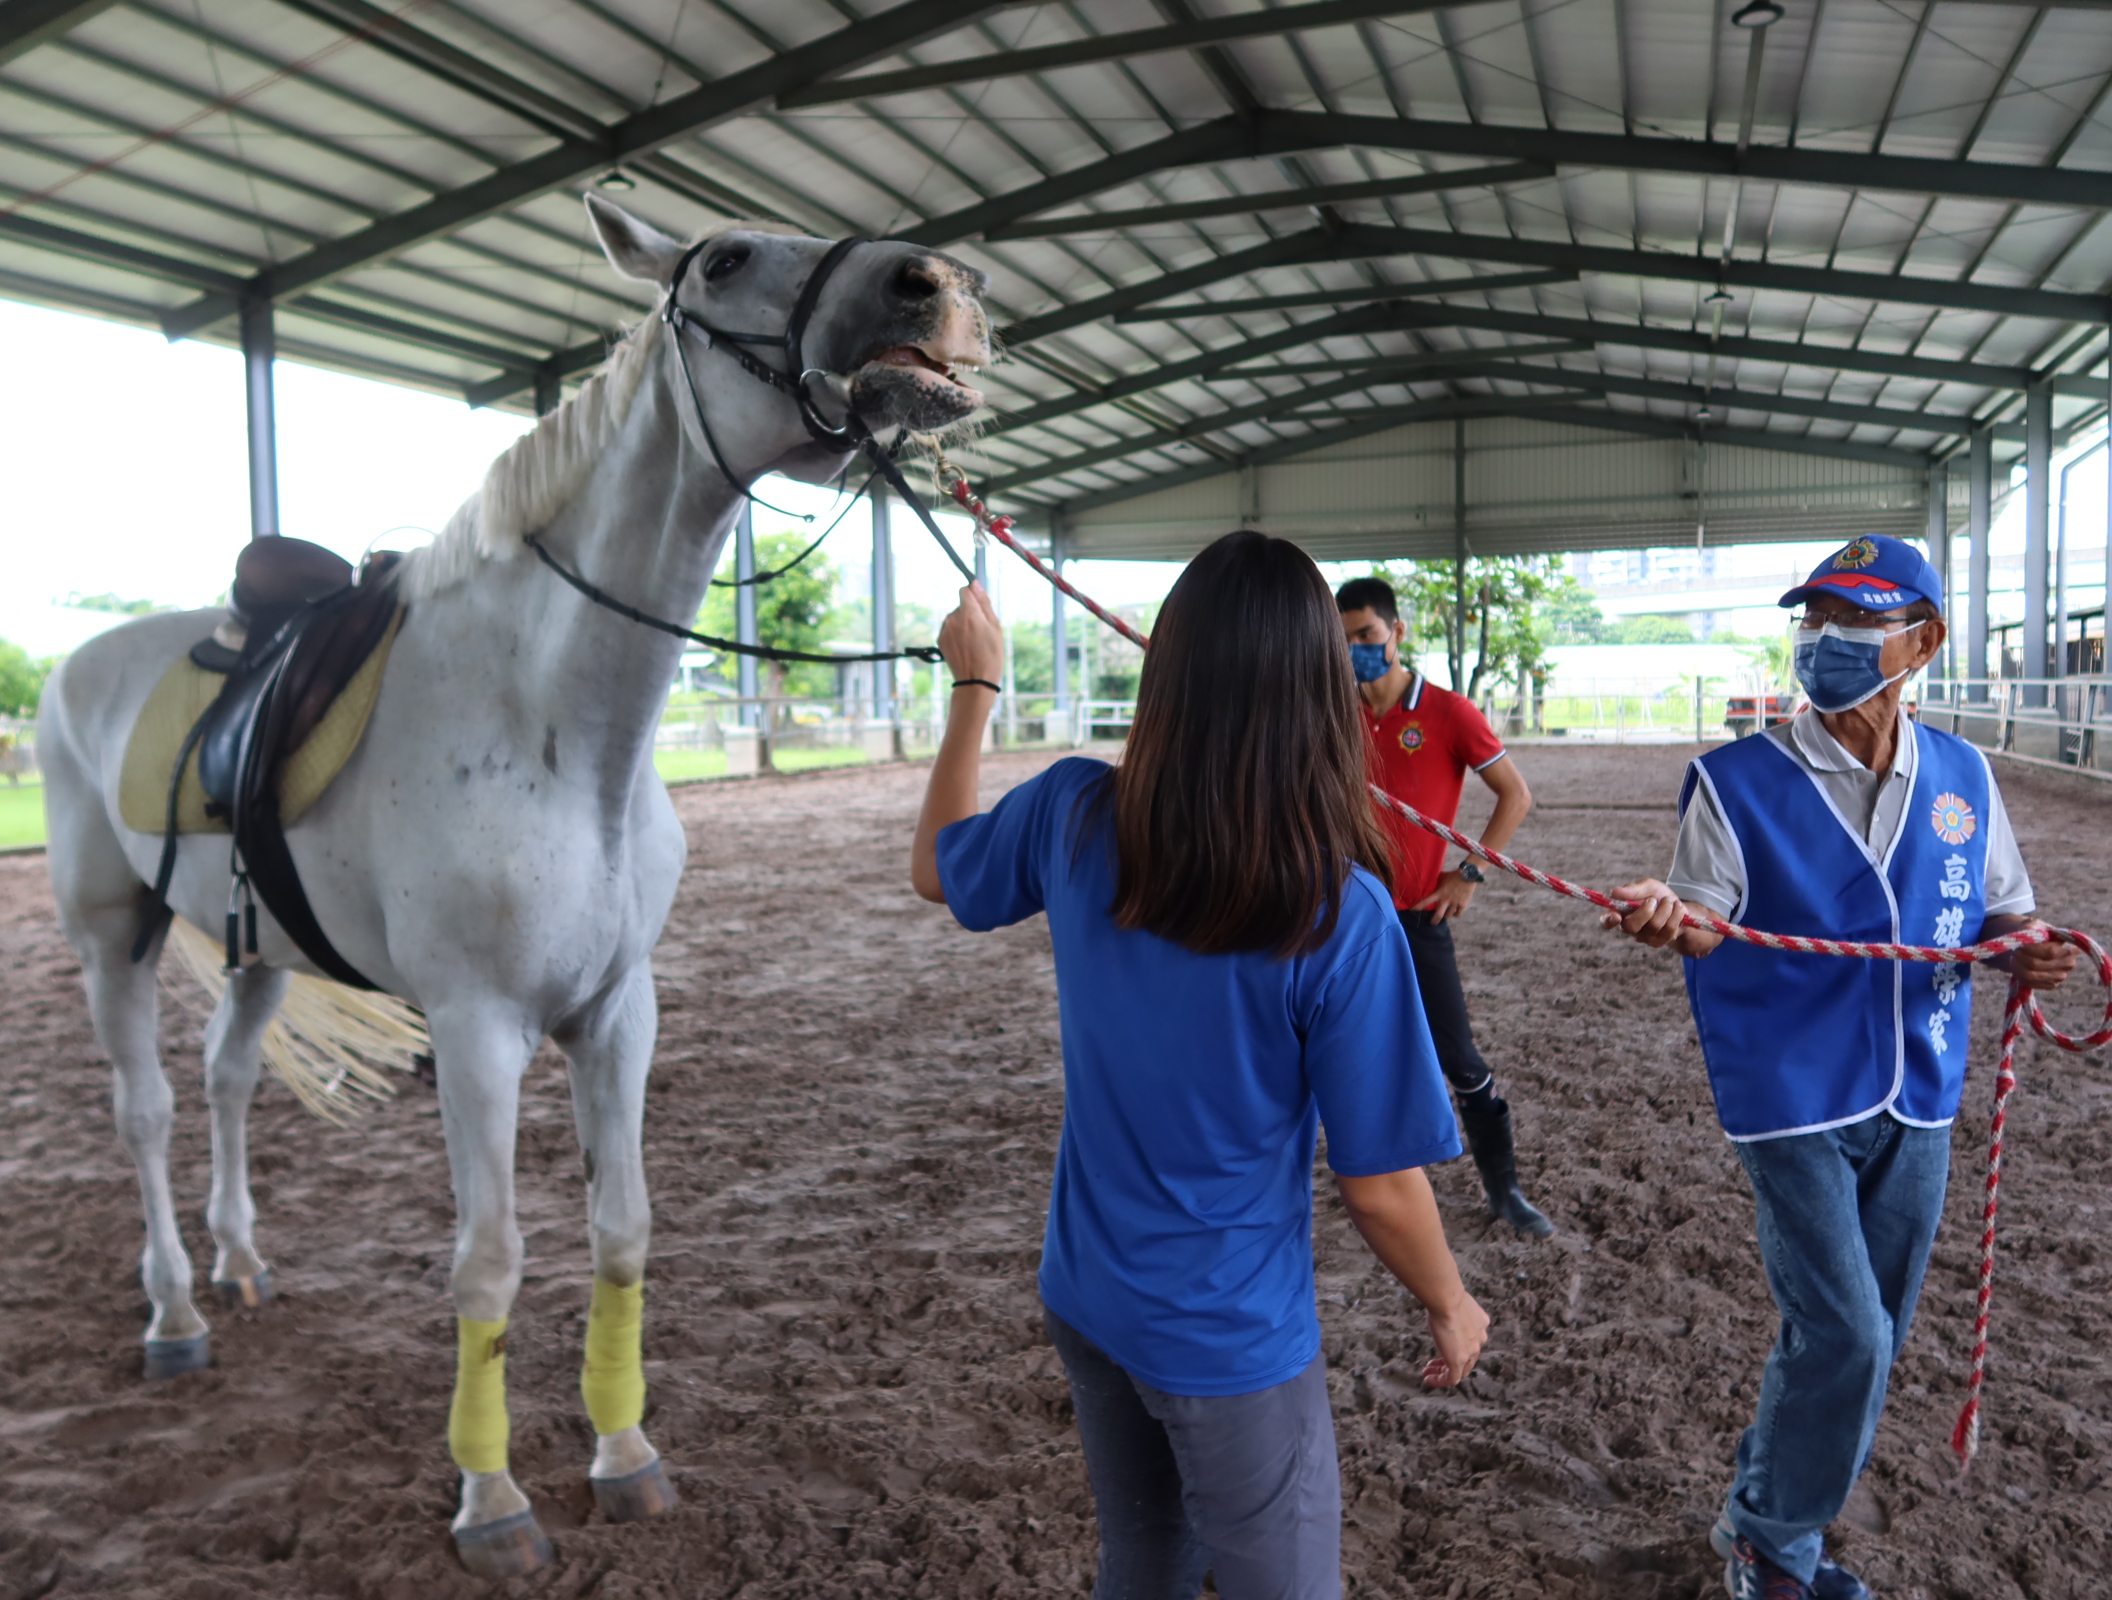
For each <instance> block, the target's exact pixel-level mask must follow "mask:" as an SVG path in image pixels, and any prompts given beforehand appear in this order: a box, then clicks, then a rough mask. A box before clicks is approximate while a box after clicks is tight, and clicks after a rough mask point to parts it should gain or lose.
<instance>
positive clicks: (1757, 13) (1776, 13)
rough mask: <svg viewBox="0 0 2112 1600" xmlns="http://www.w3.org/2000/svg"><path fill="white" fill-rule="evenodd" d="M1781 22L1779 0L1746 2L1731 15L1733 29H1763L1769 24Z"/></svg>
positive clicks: (1752, 0)
mask: <svg viewBox="0 0 2112 1600" xmlns="http://www.w3.org/2000/svg"><path fill="white" fill-rule="evenodd" d="M1781 20H1782V7H1781V5H1780V4H1779V0H1746V3H1745V4H1744V5H1742V6H1740V7H1739V8H1738V9H1737V10H1736V11H1733V12H1732V13H1731V26H1732V27H1734V28H1764V27H1766V26H1767V25H1768V24H1769V23H1771V22H1780V21H1781Z"/></svg>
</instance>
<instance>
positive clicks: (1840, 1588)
mask: <svg viewBox="0 0 2112 1600" xmlns="http://www.w3.org/2000/svg"><path fill="white" fill-rule="evenodd" d="M1737 1544H1738V1530H1737V1529H1736V1528H1734V1527H1732V1526H1731V1514H1730V1513H1729V1512H1728V1511H1726V1512H1724V1513H1723V1515H1722V1516H1720V1517H1718V1518H1717V1519H1716V1526H1715V1527H1713V1528H1711V1529H1710V1530H1709V1548H1710V1549H1711V1550H1713V1551H1715V1552H1716V1553H1717V1554H1718V1555H1719V1556H1721V1557H1722V1558H1723V1559H1724V1560H1726V1561H1729V1560H1730V1559H1731V1557H1732V1553H1733V1551H1734V1550H1735V1549H1736V1547H1737ZM1736 1592H1737V1591H1736V1590H1733V1591H1732V1593H1734V1594H1735V1593H1736ZM1763 1592H1764V1591H1763ZM1811 1593H1812V1597H1813V1600H1877V1597H1876V1596H1875V1595H1873V1594H1872V1593H1871V1592H1870V1586H1869V1585H1868V1584H1867V1583H1865V1582H1863V1580H1862V1579H1861V1578H1858V1577H1857V1576H1856V1575H1855V1574H1854V1573H1852V1572H1850V1571H1849V1570H1848V1569H1847V1568H1846V1567H1844V1566H1842V1565H1840V1564H1839V1563H1838V1562H1836V1561H1833V1560H1831V1559H1829V1558H1828V1557H1826V1556H1820V1557H1819V1570H1818V1571H1817V1572H1816V1573H1814V1574H1813V1575H1812V1579H1811Z"/></svg>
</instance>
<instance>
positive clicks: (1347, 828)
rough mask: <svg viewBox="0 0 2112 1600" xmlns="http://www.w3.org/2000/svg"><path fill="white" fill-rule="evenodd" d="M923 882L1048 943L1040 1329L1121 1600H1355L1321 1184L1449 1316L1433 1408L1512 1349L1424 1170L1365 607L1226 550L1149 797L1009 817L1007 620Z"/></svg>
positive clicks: (1434, 1129) (1115, 774)
mask: <svg viewBox="0 0 2112 1600" xmlns="http://www.w3.org/2000/svg"><path fill="white" fill-rule="evenodd" d="M939 645H940V647H941V649H942V650H944V652H945V655H946V660H947V664H948V665H949V667H951V669H952V670H953V673H954V676H955V680H956V681H955V684H954V693H953V701H952V708H951V711H950V714H949V717H948V721H947V726H946V735H945V739H944V741H943V743H942V745H941V747H940V750H939V755H938V759H937V761H936V762H935V763H934V764H933V767H932V773H931V780H930V786H929V788H928V790H927V792H926V795H925V799H924V810H923V815H922V816H921V818H920V819H919V821H918V824H917V835H916V843H915V846H914V848H913V852H912V857H911V866H910V878H911V882H912V883H913V884H914V886H915V888H916V890H917V892H918V893H919V894H920V895H922V896H923V897H924V898H925V899H927V900H932V901H939V902H942V903H944V904H945V905H947V906H949V907H950V908H951V909H952V911H953V914H954V916H955V917H956V918H957V919H959V921H960V923H961V924H962V926H964V927H967V928H971V929H974V930H977V931H984V930H988V929H990V928H995V927H1001V926H1003V925H1005V924H1008V923H1014V922H1019V921H1023V920H1024V919H1025V918H1027V917H1030V916H1033V915H1034V914H1035V913H1036V912H1046V913H1047V914H1048V919H1049V935H1050V939H1051V941H1052V943H1053V945H1054V948H1055V958H1056V984H1057V1005H1058V1009H1059V1011H1060V1013H1061V1018H1062V1025H1063V1059H1064V1096H1065V1098H1064V1107H1065V1109H1064V1123H1063V1135H1062V1139H1061V1142H1060V1144H1059V1147H1058V1151H1057V1157H1056V1174H1055V1180H1054V1184H1053V1187H1052V1190H1051V1193H1050V1197H1049V1222H1048V1233H1047V1236H1046V1240H1045V1243H1044V1246H1043V1252H1042V1266H1041V1281H1040V1287H1041V1297H1042V1301H1043V1305H1044V1307H1045V1310H1046V1320H1047V1326H1048V1331H1049V1336H1050V1339H1051V1340H1052V1341H1053V1342H1054V1344H1055V1346H1056V1349H1057V1351H1058V1353H1059V1354H1060V1355H1061V1356H1062V1358H1063V1363H1064V1368H1065V1371H1066V1372H1067V1374H1068V1376H1069V1378H1070V1384H1071V1394H1072V1398H1073V1400H1074V1402H1075V1405H1076V1410H1077V1415H1078V1428H1079V1433H1080V1436H1081V1437H1082V1439H1083V1441H1084V1445H1085V1457H1086V1466H1087V1469H1088V1472H1089V1473H1090V1476H1091V1478H1092V1484H1093V1495H1094V1500H1095V1503H1096V1505H1097V1508H1098V1512H1099V1522H1100V1540H1101V1551H1100V1569H1099V1579H1098V1583H1097V1585H1096V1587H1095V1589H1094V1594H1095V1596H1096V1600H1187V1597H1189V1596H1193V1595H1195V1594H1197V1593H1198V1592H1199V1591H1200V1590H1201V1588H1202V1583H1203V1577H1204V1574H1205V1573H1206V1572H1210V1571H1213V1570H1214V1572H1215V1574H1216V1578H1217V1587H1218V1592H1219V1593H1220V1594H1222V1595H1224V1596H1226V1600H1262V1597H1268V1600H1333V1597H1334V1596H1337V1595H1339V1594H1340V1592H1341V1548H1340V1547H1341V1521H1342V1515H1341V1480H1340V1476H1339V1473H1338V1471H1337V1468H1336V1463H1335V1438H1334V1423H1333V1418H1332V1416H1331V1414H1330V1412H1329V1409H1328V1399H1327V1372H1326V1366H1325V1363H1324V1362H1323V1361H1322V1359H1321V1357H1320V1354H1319V1351H1320V1325H1319V1318H1318V1315H1317V1311H1316V1307H1315V1304H1314V1293H1313V1252H1312V1162H1313V1151H1314V1145H1315V1136H1316V1130H1317V1128H1318V1127H1319V1125H1320V1124H1322V1123H1324V1124H1325V1125H1326V1128H1327V1141H1328V1164H1329V1166H1330V1168H1331V1169H1332V1170H1333V1172H1334V1175H1335V1180H1336V1183H1337V1185H1338V1187H1339V1189H1340V1191H1341V1194H1342V1198H1343V1202H1344V1204H1345V1205H1346V1206H1347V1208H1348V1210H1349V1214H1350V1216H1351V1218H1352V1220H1353V1221H1354V1222H1355V1224H1356V1226H1357V1228H1358V1230H1359V1231H1360V1232H1361V1233H1362V1234H1363V1236H1364V1239H1365V1241H1366V1243H1368V1244H1369V1245H1370V1246H1371V1248H1372V1250H1373V1252H1374V1253H1375V1254H1376V1255H1377V1256H1378V1257H1379V1259H1380V1260H1381V1261H1382V1262H1383V1263H1384V1264H1385V1265H1386V1266H1387V1268H1388V1269H1390V1270H1391V1271H1392V1272H1393V1274H1394V1275H1395V1276H1396V1277H1397V1278H1399V1279H1400V1281H1401V1283H1402V1284H1403V1285H1405V1286H1406V1287H1407V1289H1408V1290H1409V1292H1410V1293H1411V1294H1413V1295H1414V1296H1415V1297H1416V1299H1417V1300H1419V1301H1420V1302H1421V1303H1422V1305H1423V1306H1424V1308H1425V1309H1426V1311H1427V1312H1428V1315H1429V1322H1430V1332H1431V1335H1432V1337H1433V1338H1434V1340H1435V1341H1436V1345H1437V1355H1436V1357H1435V1358H1434V1359H1432V1360H1431V1362H1430V1363H1429V1365H1428V1366H1427V1367H1426V1368H1425V1371H1424V1378H1425V1381H1426V1382H1429V1383H1433V1384H1441V1385H1449V1384H1456V1383H1458V1382H1460V1381H1462V1380H1463V1379H1464V1378H1465V1377H1466V1376H1467V1374H1468V1373H1469V1372H1471V1371H1472V1370H1473V1367H1474V1362H1475V1360H1476V1358H1477V1356H1478V1355H1479V1353H1480V1351H1481V1347H1482V1342H1483V1340H1484V1339H1485V1337H1486V1336H1487V1330H1488V1318H1487V1316H1486V1315H1485V1314H1484V1313H1483V1312H1482V1310H1481V1308H1480V1306H1478V1305H1476V1304H1475V1302H1474V1299H1473V1297H1472V1296H1470V1295H1469V1294H1468V1293H1467V1292H1466V1289H1465V1287H1464V1286H1463V1285H1462V1284H1461V1282H1460V1277H1459V1270H1458V1268H1457V1266H1456V1265H1455V1263H1454V1262H1453V1259H1452V1255H1451V1251H1450V1250H1449V1249H1448V1247H1447V1246H1446V1243H1445V1236H1444V1229H1443V1226H1442V1224H1441V1223H1440V1222H1439V1220H1438V1215H1437V1206H1436V1202H1435V1200H1434V1198H1433V1196H1432V1194H1431V1191H1430V1184H1429V1181H1428V1179H1427V1178H1426V1177H1425V1176H1424V1174H1423V1172H1422V1170H1421V1169H1422V1168H1423V1167H1425V1166H1427V1165H1428V1164H1429V1163H1431V1162H1433V1161H1446V1160H1450V1159H1451V1158H1453V1157H1455V1156H1457V1155H1458V1154H1459V1150H1460V1146H1459V1137H1458V1133H1457V1130H1456V1127H1455V1124H1454V1122H1453V1119H1452V1112H1451V1107H1450V1104H1449V1102H1448V1101H1447V1099H1446V1095H1445V1084H1444V1079H1443V1077H1442V1076H1441V1075H1440V1073H1439V1071H1438V1065H1437V1058H1436V1054H1435V1051H1434V1050H1433V1048H1432V1046H1431V1042H1430V1031H1429V1028H1428V1026H1427V1024H1426V1023H1425V1022H1424V1019H1423V1012H1422V1005H1421V1001H1420V1000H1419V998H1418V996H1417V992H1416V985H1415V974H1414V969H1413V967H1412V966H1411V964H1410V961H1409V955H1408V945H1407V941H1406V939H1405V937H1404V936H1403V935H1402V933H1401V926H1400V923H1399V921H1398V919H1397V918H1396V917H1395V916H1394V914H1393V901H1392V896H1391V894H1390V892H1389V890H1388V887H1387V883H1386V878H1387V874H1388V871H1389V867H1388V861H1389V855H1388V849H1387V844H1386V840H1385V836H1384V835H1383V833H1382V832H1381V831H1380V828H1379V824H1378V819H1377V817H1376V815H1375V814H1374V812H1373V810H1372V803H1371V800H1370V798H1369V796H1368V794H1367V792H1366V788H1365V771H1364V761H1365V738H1364V731H1363V728H1362V726H1361V724H1360V723H1359V721H1358V713H1357V698H1356V689H1355V684H1354V682H1353V680H1352V677H1351V674H1350V667H1349V654H1348V650H1347V649H1346V647H1345V646H1344V644H1343V640H1342V627H1341V623H1340V621H1339V620H1338V619H1337V617H1336V614H1335V608H1334V601H1333V598H1332V597H1331V595H1330V594H1329V592H1328V588H1327V584H1326V582H1325V580H1324V579H1322V577H1321V575H1320V572H1319V569H1318V568H1317V567H1315V566H1314V565H1313V563H1312V561H1311V559H1310V558H1309V557H1307V556H1306V554H1305V553H1304V552H1303V551H1302V550H1300V549H1298V547H1297V546H1295V545H1293V544H1291V543H1289V542H1288V541H1286V540H1282V539H1272V538H1269V537H1267V536H1265V535H1262V534H1258V533H1234V534H1228V535H1226V536H1225V537H1224V538H1222V539H1220V540H1218V541H1217V542H1216V543H1215V544H1213V545H1211V546H1210V547H1209V548H1208V549H1207V550H1205V551H1204V552H1203V553H1202V554H1201V555H1199V556H1197V557H1196V558H1195V560H1194V561H1193V562H1191V563H1190V564H1189V566H1188V569H1187V570H1186V571H1185V572H1184V573H1183V574H1182V575H1181V578H1180V580H1179V582H1177V583H1176V584H1175V585H1174V587H1173V590H1172V592H1171V593H1170V594H1169V595H1168V596H1167V598H1166V603H1165V606H1164V608H1163V609H1162V610H1161V612H1160V616H1159V624H1158V631H1157V636H1156V638H1155V639H1154V640H1153V642H1152V648H1151V650H1150V652H1149V654H1148V655H1147V656H1146V658H1145V664H1144V675H1143V681H1142V683H1141V685H1140V687H1139V690H1138V697H1137V710H1136V718H1135V721H1134V722H1133V723H1132V725H1131V728H1130V735H1129V743H1128V746H1127V749H1126V751H1125V754H1124V757H1123V760H1122V764H1121V765H1120V766H1119V767H1116V768H1110V767H1108V766H1107V765H1106V764H1105V763H1102V762H1098V761H1091V760H1084V759H1071V760H1067V761H1059V762H1057V763H1056V764H1055V765H1054V766H1052V767H1050V768H1048V769H1047V770H1046V771H1044V772H1042V773H1041V774H1039V775H1038V776H1037V777H1035V778H1032V779H1030V780H1029V781H1028V782H1026V783H1024V784H1021V785H1020V786H1019V787H1018V788H1016V789H1014V790H1013V791H1012V792H1011V793H1010V794H1008V795H1006V796H1005V797H1004V799H1003V800H1001V801H999V802H998V804H997V806H996V807H995V808H994V809H992V810H991V811H989V812H988V813H985V814H978V809H977V801H976V780H977V767H978V757H979V752H980V750H981V746H982V736H983V725H984V722H985V720H986V718H987V717H988V716H989V713H990V709H991V706H992V704H993V703H994V701H995V698H996V694H997V686H996V684H995V682H994V681H993V680H994V679H995V678H996V677H997V676H998V675H999V673H1000V672H1001V671H1002V663H1003V660H1004V637H1003V633H1002V631H1001V630H1000V628H999V625H998V621H997V617H996V615H995V613H994V612H993V611H992V610H991V608H990V602H989V599H988V597H987V596H985V595H984V593H983V591H982V590H981V589H980V588H974V587H971V588H968V589H964V590H962V591H961V605H960V609H958V610H957V611H955V612H954V613H953V615H951V616H950V617H948V618H947V619H946V622H945V625H944V626H943V627H942V628H941V629H940V632H939Z"/></svg>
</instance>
